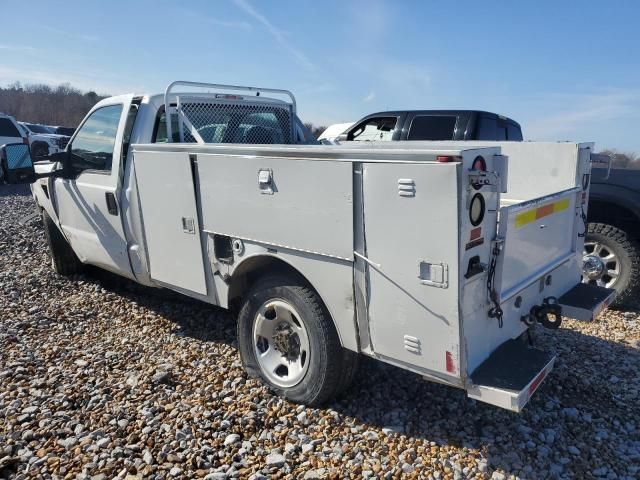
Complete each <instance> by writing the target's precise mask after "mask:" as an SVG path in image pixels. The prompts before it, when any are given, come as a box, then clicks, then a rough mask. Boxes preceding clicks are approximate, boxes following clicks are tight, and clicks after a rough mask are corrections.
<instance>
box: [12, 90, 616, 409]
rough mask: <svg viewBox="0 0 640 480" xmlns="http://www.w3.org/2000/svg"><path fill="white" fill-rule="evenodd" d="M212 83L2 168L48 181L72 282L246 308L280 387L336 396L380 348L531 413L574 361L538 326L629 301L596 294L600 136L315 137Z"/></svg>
mask: <svg viewBox="0 0 640 480" xmlns="http://www.w3.org/2000/svg"><path fill="white" fill-rule="evenodd" d="M198 86H202V85H196V84H191V83H189V82H177V83H174V84H172V85H170V86H169V87H168V88H167V91H166V92H165V94H164V95H151V96H146V95H145V96H136V95H124V96H119V97H113V98H109V99H106V100H103V101H101V102H100V103H98V104H97V105H96V106H95V107H94V108H93V109H92V110H91V111H90V112H89V114H88V115H87V117H86V118H85V120H84V121H83V122H82V124H81V125H80V127H79V128H78V129H77V131H76V133H75V134H74V136H73V137H72V138H71V140H70V142H69V145H68V147H67V149H66V151H65V152H64V153H62V154H57V155H56V156H54V157H53V158H52V159H51V160H52V161H51V162H49V163H44V164H37V165H36V166H35V167H34V165H33V163H32V160H31V157H30V153H29V147H28V145H24V144H12V145H6V146H4V147H2V149H1V151H0V164H1V165H2V171H3V175H4V179H5V181H6V182H7V183H31V184H32V190H33V195H34V198H35V201H36V203H37V205H38V207H39V209H40V210H41V212H42V218H43V221H44V225H45V231H46V232H47V236H48V239H49V244H50V247H51V258H52V264H53V268H54V269H55V270H56V271H57V272H59V273H60V274H73V273H76V272H78V271H80V270H81V269H82V267H83V265H85V264H91V265H97V266H99V267H102V268H104V269H107V270H110V271H112V272H115V273H117V274H119V275H122V276H124V277H127V278H129V279H132V280H134V281H136V282H139V283H141V284H144V285H149V286H153V287H163V288H169V289H172V290H175V291H177V292H180V293H183V294H185V295H188V296H190V297H193V298H196V299H199V300H202V301H204V302H207V303H210V304H213V305H219V306H221V307H224V308H232V309H234V310H235V311H237V312H238V343H239V350H240V356H241V358H242V362H243V364H244V366H245V368H246V370H247V372H248V373H249V374H251V375H253V376H256V377H259V378H260V379H261V380H262V381H263V382H264V383H265V384H267V385H268V386H269V387H270V388H272V389H273V390H274V391H276V392H278V393H279V394H282V395H284V396H286V397H287V398H289V399H291V400H293V401H296V402H301V403H305V404H309V405H318V404H320V403H322V402H324V401H326V400H328V399H330V398H331V397H333V396H335V395H337V394H339V393H340V392H341V391H343V390H344V389H345V388H346V387H347V386H348V384H349V382H350V381H351V379H352V378H353V376H354V375H355V372H356V365H357V359H358V355H360V354H361V355H367V356H370V357H373V358H376V359H378V360H380V361H384V362H388V363H391V364H393V365H397V366H398V367H400V368H404V369H407V370H410V371H413V372H415V373H416V374H418V375H420V376H422V377H423V378H425V379H428V380H432V381H436V382H440V383H444V384H446V385H450V386H454V387H458V388H462V389H464V390H466V391H467V394H468V395H469V396H470V397H472V398H475V399H478V400H480V401H484V402H488V403H491V404H494V405H497V406H500V407H503V408H507V409H510V410H514V411H520V410H521V409H522V408H523V406H524V405H525V403H526V402H527V401H528V400H529V398H530V397H531V395H532V394H533V393H534V392H535V390H536V389H537V388H538V387H539V385H540V384H541V382H542V381H543V380H544V379H545V378H546V376H547V375H548V374H549V372H550V371H551V369H552V367H553V363H554V356H553V355H552V354H549V353H548V352H546V351H544V350H543V349H539V348H534V347H533V346H532V345H531V344H530V340H531V337H530V335H529V332H530V329H531V328H533V326H534V325H536V324H541V325H542V326H544V327H547V328H551V329H554V328H558V327H559V326H560V324H561V322H562V316H563V315H568V316H571V317H573V318H578V319H584V320H592V319H593V318H594V317H595V316H596V315H597V314H598V312H600V311H601V310H602V309H603V308H605V307H606V306H607V305H608V304H609V302H611V300H612V298H613V295H614V293H613V291H611V290H609V289H606V288H603V287H600V286H596V285H586V284H581V283H580V271H581V267H582V248H583V245H582V244H583V240H584V237H583V236H584V228H585V224H584V220H583V219H584V212H585V211H586V208H587V198H588V190H589V174H590V169H591V158H590V152H591V147H592V145H591V144H572V143H558V144H555V143H543V144H539V143H529V142H527V143H519V144H517V145H514V144H509V142H503V143H500V142H492V143H491V144H490V145H477V146H469V144H468V143H456V142H449V143H448V144H447V143H439V142H416V143H412V144H411V145H410V146H408V145H404V144H402V143H399V142H398V143H394V144H392V145H366V146H360V145H353V144H351V145H347V146H324V145H300V143H304V142H305V141H306V139H305V136H304V131H303V129H302V128H301V127H300V125H299V121H298V120H297V117H296V115H295V101H294V99H293V96H292V95H291V94H290V93H289V92H286V91H271V92H270V93H272V94H274V95H275V94H284V95H285V96H286V97H287V98H288V101H282V100H275V99H272V98H265V97H263V96H262V93H269V91H268V90H264V89H255V88H248V87H244V88H243V89H240V91H241V92H242V93H241V94H233V95H231V94H229V93H221V91H222V90H223V89H224V91H225V92H228V90H229V89H228V88H226V87H223V86H219V85H206V86H205V88H206V89H207V90H209V91H208V92H199V93H198V92H193V91H189V92H187V93H184V92H182V91H179V92H176V88H182V89H184V88H186V87H189V88H191V87H193V88H195V87H198ZM193 88H192V89H193ZM235 88H236V89H238V88H239V87H235ZM534 159H535V160H536V161H535V162H533V161H532V160H534ZM545 162H546V163H545ZM557 164H562V165H564V168H563V171H561V172H558V171H556V174H555V176H554V177H553V179H550V180H549V181H546V180H547V179H546V176H547V175H548V173H547V170H546V168H545V165H547V166H553V165H557ZM532 166H533V167H532ZM554 168H555V167H554ZM536 169H537V170H536ZM536 177H539V179H540V180H541V181H539V182H536V181H532V179H534V178H536ZM542 180H545V181H542ZM507 191H508V192H509V194H508V195H506V196H505V192H507ZM392 394H393V393H392V392H391V393H390V395H392Z"/></svg>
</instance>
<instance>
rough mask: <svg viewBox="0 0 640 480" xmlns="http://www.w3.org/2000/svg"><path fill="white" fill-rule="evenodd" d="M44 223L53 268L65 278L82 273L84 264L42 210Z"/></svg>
mask: <svg viewBox="0 0 640 480" xmlns="http://www.w3.org/2000/svg"><path fill="white" fill-rule="evenodd" d="M42 223H43V224H44V233H45V234H46V236H47V243H48V244H49V253H50V255H51V266H52V267H53V269H54V270H55V272H56V273H58V274H60V275H64V276H69V275H74V274H76V273H80V272H81V271H82V268H83V265H82V262H80V260H79V259H78V257H77V256H76V254H75V252H74V251H73V249H72V248H71V245H69V243H68V242H67V239H66V238H64V236H63V235H62V233H60V230H59V229H58V227H57V226H56V224H55V223H53V220H51V217H50V216H49V214H48V213H47V212H46V211H44V210H42Z"/></svg>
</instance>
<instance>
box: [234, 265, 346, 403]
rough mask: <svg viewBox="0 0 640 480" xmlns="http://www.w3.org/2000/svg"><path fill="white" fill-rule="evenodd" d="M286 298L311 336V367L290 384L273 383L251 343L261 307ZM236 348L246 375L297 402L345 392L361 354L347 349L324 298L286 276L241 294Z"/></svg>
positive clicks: (322, 399) (261, 282) (262, 282)
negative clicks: (283, 385) (288, 385)
mask: <svg viewBox="0 0 640 480" xmlns="http://www.w3.org/2000/svg"><path fill="white" fill-rule="evenodd" d="M275 299H281V300H284V301H285V302H288V303H289V304H291V305H292V306H293V307H295V309H296V311H297V312H299V315H300V316H301V318H300V321H301V322H302V323H304V327H305V328H306V330H307V334H308V336H309V345H310V349H309V350H310V353H309V360H308V362H309V365H308V369H307V371H306V373H305V375H304V377H303V378H302V379H301V380H300V382H299V383H297V384H296V385H294V386H292V387H287V388H283V387H280V386H278V385H275V384H273V383H272V382H271V381H269V379H268V378H267V376H266V375H265V374H264V373H263V372H262V369H261V368H260V365H259V363H258V361H257V359H256V353H255V348H254V345H253V326H254V322H255V321H256V315H257V312H258V309H259V308H260V307H261V306H262V305H264V304H265V303H266V302H268V301H269V300H275ZM238 346H239V350H240V358H241V359H242V364H243V366H244V368H245V370H246V371H247V373H248V374H249V375H250V376H252V377H254V378H259V379H260V380H262V382H263V383H265V384H266V385H267V386H268V387H269V388H270V389H271V390H272V391H274V392H275V393H276V394H278V395H280V396H283V397H285V398H287V399H289V400H291V401H293V402H296V403H301V404H304V405H308V406H319V405H322V404H323V403H325V402H327V401H328V400H330V399H331V398H333V397H335V396H336V395H338V394H339V393H341V392H342V391H344V390H345V389H346V388H347V387H348V385H349V383H350V382H351V380H352V379H353V376H354V374H355V368H356V365H357V354H356V353H355V352H351V351H348V350H346V349H344V348H343V347H342V346H341V344H340V339H339V337H338V333H337V331H336V329H335V326H334V324H333V321H332V320H331V317H330V316H329V314H328V312H327V310H326V308H325V306H324V304H323V303H322V300H321V299H320V297H319V296H318V294H317V293H315V292H314V291H313V290H312V289H311V288H309V287H308V286H306V285H304V284H303V283H302V282H300V281H298V280H296V279H294V278H291V277H288V276H283V275H278V276H272V277H267V278H264V279H262V280H259V281H258V282H256V283H255V284H254V285H253V286H252V287H251V289H250V290H249V292H248V294H247V295H246V296H245V297H244V298H243V303H242V307H241V309H240V313H239V316H238Z"/></svg>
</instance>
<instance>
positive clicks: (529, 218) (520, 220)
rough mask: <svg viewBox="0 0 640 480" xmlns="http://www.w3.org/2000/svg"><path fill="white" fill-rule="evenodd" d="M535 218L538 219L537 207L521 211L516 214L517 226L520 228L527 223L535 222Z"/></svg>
mask: <svg viewBox="0 0 640 480" xmlns="http://www.w3.org/2000/svg"><path fill="white" fill-rule="evenodd" d="M535 219H536V211H535V209H533V210H528V211H526V212H522V213H519V214H518V215H516V227H518V228H520V227H523V226H525V225H526V224H527V223H531V222H533V221H534V220H535Z"/></svg>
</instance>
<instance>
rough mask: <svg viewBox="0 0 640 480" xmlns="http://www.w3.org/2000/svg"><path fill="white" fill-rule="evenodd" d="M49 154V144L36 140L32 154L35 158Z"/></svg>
mask: <svg viewBox="0 0 640 480" xmlns="http://www.w3.org/2000/svg"><path fill="white" fill-rule="evenodd" d="M48 155H49V146H48V145H47V144H45V143H42V142H35V143H34V144H33V145H32V147H31V156H32V157H33V159H34V160H38V159H40V158H43V157H46V156H48Z"/></svg>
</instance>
